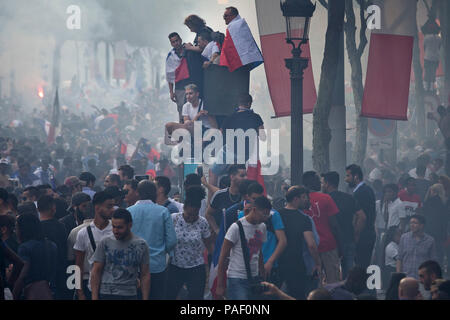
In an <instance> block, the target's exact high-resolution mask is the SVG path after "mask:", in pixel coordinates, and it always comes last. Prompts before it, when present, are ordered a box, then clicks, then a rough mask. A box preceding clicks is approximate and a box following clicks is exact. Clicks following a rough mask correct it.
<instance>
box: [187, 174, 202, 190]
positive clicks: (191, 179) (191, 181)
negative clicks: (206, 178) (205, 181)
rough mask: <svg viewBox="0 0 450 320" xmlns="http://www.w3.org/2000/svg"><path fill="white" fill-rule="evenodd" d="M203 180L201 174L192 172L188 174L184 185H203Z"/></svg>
mask: <svg viewBox="0 0 450 320" xmlns="http://www.w3.org/2000/svg"><path fill="white" fill-rule="evenodd" d="M201 185H202V180H201V178H200V176H199V175H198V174H196V173H190V174H188V175H187V176H186V179H185V180H184V186H185V187H188V186H201Z"/></svg>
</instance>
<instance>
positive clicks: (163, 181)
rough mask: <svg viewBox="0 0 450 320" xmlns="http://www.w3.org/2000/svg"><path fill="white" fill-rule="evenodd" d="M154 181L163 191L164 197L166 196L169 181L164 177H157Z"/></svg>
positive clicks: (169, 186) (168, 190)
mask: <svg viewBox="0 0 450 320" xmlns="http://www.w3.org/2000/svg"><path fill="white" fill-rule="evenodd" d="M155 180H156V182H157V183H158V187H162V188H163V189H164V195H165V196H167V195H168V194H169V192H170V188H171V184H170V179H169V178H167V177H165V176H158V177H156V178H155Z"/></svg>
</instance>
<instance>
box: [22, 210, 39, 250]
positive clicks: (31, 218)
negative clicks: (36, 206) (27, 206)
mask: <svg viewBox="0 0 450 320" xmlns="http://www.w3.org/2000/svg"><path fill="white" fill-rule="evenodd" d="M17 227H18V229H19V233H20V239H21V242H22V243H23V242H26V241H28V240H38V241H40V240H43V239H44V235H43V232H42V225H41V222H40V221H39V218H38V217H37V215H34V214H30V213H26V214H23V215H21V216H19V217H18V218H17Z"/></svg>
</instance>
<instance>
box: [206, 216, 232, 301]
mask: <svg viewBox="0 0 450 320" xmlns="http://www.w3.org/2000/svg"><path fill="white" fill-rule="evenodd" d="M225 226H226V215H225V212H224V213H223V219H222V224H221V225H220V229H219V234H218V235H217V238H216V242H215V244H214V252H213V254H212V261H211V267H210V269H209V280H208V284H209V289H210V291H211V295H212V297H213V299H214V300H217V296H216V289H217V276H218V272H217V271H218V269H219V258H220V251H221V249H222V245H223V241H224V240H225V234H226V230H225ZM225 277H226V276H225ZM223 283H224V284H225V286H226V283H227V282H226V279H224V281H223Z"/></svg>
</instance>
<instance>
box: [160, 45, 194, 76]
mask: <svg viewBox="0 0 450 320" xmlns="http://www.w3.org/2000/svg"><path fill="white" fill-rule="evenodd" d="M189 77H190V75H189V68H188V62H187V59H186V57H184V56H183V57H181V58H180V57H179V56H178V55H177V54H176V52H175V49H172V51H170V52H169V54H168V56H167V59H166V79H167V82H169V83H177V82H179V81H181V80H185V79H189Z"/></svg>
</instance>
